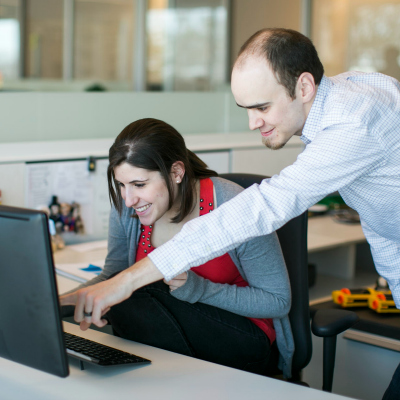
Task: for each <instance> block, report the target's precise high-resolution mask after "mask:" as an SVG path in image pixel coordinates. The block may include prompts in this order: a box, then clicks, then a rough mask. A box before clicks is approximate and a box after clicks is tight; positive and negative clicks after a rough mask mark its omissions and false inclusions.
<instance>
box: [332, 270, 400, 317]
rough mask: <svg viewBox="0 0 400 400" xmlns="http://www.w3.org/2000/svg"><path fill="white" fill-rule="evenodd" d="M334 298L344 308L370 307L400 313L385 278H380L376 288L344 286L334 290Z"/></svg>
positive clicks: (378, 310)
mask: <svg viewBox="0 0 400 400" xmlns="http://www.w3.org/2000/svg"><path fill="white" fill-rule="evenodd" d="M332 299H333V302H334V303H336V304H338V305H340V306H341V307H342V308H351V307H364V308H366V307H368V308H370V309H371V310H373V311H375V312H377V313H400V310H399V309H398V308H396V305H395V302H394V300H393V296H392V292H391V291H390V290H389V287H388V286H387V283H386V281H385V280H384V279H383V278H379V279H378V282H377V285H376V287H375V288H374V289H372V288H366V289H364V288H361V289H348V288H343V289H340V290H334V291H333V292H332Z"/></svg>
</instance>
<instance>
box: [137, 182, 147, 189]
mask: <svg viewBox="0 0 400 400" xmlns="http://www.w3.org/2000/svg"><path fill="white" fill-rule="evenodd" d="M135 186H136V187H137V188H142V187H144V186H145V184H144V183H136V184H135Z"/></svg>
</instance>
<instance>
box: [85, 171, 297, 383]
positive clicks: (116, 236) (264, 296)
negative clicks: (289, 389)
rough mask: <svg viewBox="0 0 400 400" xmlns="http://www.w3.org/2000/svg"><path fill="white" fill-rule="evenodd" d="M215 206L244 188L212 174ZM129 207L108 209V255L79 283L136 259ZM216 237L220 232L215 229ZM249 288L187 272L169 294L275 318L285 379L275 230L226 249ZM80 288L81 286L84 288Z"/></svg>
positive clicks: (284, 291)
mask: <svg viewBox="0 0 400 400" xmlns="http://www.w3.org/2000/svg"><path fill="white" fill-rule="evenodd" d="M211 179H212V181H213V183H214V187H215V192H216V196H217V206H218V205H221V204H223V203H225V202H226V201H228V200H230V199H231V198H233V197H234V196H236V195H237V194H238V193H240V192H241V191H242V190H243V188H241V187H240V186H238V185H236V184H235V183H232V182H230V181H227V180H225V179H222V178H211ZM131 215H132V209H128V208H127V207H125V204H123V211H122V216H121V217H120V216H119V215H118V212H117V211H116V210H115V209H114V208H112V210H111V213H110V226H109V234H108V255H107V258H106V262H105V266H104V270H103V272H102V273H101V274H100V275H99V276H98V277H96V278H94V279H92V280H91V281H89V282H87V283H85V284H84V285H82V286H88V285H92V284H94V283H97V282H100V281H103V280H105V279H107V278H108V277H109V276H111V275H112V274H114V273H115V272H119V271H122V270H124V269H126V268H128V267H129V266H131V265H133V264H134V263H135V258H136V249H137V243H138V241H139V236H140V234H141V232H140V222H139V220H138V219H137V218H132V217H131ZM215 234H216V235H220V234H223V232H216V233H215ZM229 255H230V257H231V258H232V260H233V262H234V263H235V265H236V267H237V268H238V271H239V272H240V274H241V275H242V277H243V278H244V279H245V280H246V281H247V282H248V284H249V286H247V287H237V286H235V285H229V284H220V283H213V282H211V281H209V280H208V279H204V278H202V277H200V276H198V275H196V274H195V273H194V272H193V271H188V279H187V281H186V283H185V285H184V286H182V287H180V288H178V289H176V290H174V291H173V292H171V294H172V296H174V297H176V298H178V299H180V300H182V301H187V302H189V303H195V302H201V303H204V304H208V305H211V306H215V307H219V308H221V309H224V310H227V311H230V312H233V313H235V314H238V315H242V316H244V317H251V318H273V323H274V327H275V332H276V342H277V345H278V349H279V352H280V359H279V368H280V369H281V370H282V371H283V374H284V376H285V377H290V375H291V361H292V356H293V351H294V342H293V336H292V331H291V327H290V322H289V318H288V313H289V310H290V306H291V293H290V283H289V278H288V274H287V271H286V267H285V262H284V259H283V255H282V251H281V248H280V245H279V241H278V238H277V236H276V234H275V233H272V234H270V235H266V236H262V237H258V238H255V239H252V240H250V241H248V242H246V243H243V244H242V245H240V246H238V247H237V248H235V249H233V250H231V251H229ZM82 286H81V287H82Z"/></svg>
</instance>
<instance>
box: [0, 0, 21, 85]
mask: <svg viewBox="0 0 400 400" xmlns="http://www.w3.org/2000/svg"><path fill="white" fill-rule="evenodd" d="M19 53H20V25H19V20H18V0H2V2H1V4H0V86H1V84H2V81H3V79H16V78H18V72H19V59H20V54H19Z"/></svg>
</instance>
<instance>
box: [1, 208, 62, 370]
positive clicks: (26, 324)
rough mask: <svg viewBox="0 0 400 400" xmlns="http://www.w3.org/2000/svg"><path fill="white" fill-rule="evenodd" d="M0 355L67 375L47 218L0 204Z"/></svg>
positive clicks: (43, 214)
mask: <svg viewBox="0 0 400 400" xmlns="http://www.w3.org/2000/svg"><path fill="white" fill-rule="evenodd" d="M0 357H3V358H6V359H9V360H12V361H15V362H18V363H20V364H24V365H27V366H29V367H32V368H36V369H38V370H42V371H45V372H48V373H50V374H54V375H57V376H60V377H66V376H68V374H69V368H68V358H67V354H66V350H65V346H64V336H63V329H62V323H61V317H60V308H59V302H58V293H57V284H56V278H55V271H54V264H53V256H52V251H51V242H50V235H49V228H48V219H47V215H46V214H45V213H43V212H41V211H36V210H28V209H22V208H15V207H7V206H0Z"/></svg>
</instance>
